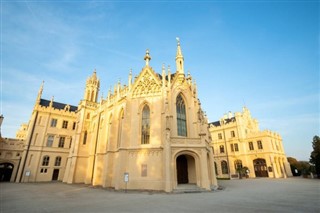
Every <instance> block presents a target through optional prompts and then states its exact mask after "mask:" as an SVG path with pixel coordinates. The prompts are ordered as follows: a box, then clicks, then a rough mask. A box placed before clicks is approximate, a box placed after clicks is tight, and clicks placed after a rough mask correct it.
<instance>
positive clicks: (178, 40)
mask: <svg viewBox="0 0 320 213" xmlns="http://www.w3.org/2000/svg"><path fill="white" fill-rule="evenodd" d="M176 40H177V42H178V46H180V38H179V37H176Z"/></svg>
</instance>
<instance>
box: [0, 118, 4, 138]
mask: <svg viewBox="0 0 320 213" xmlns="http://www.w3.org/2000/svg"><path fill="white" fill-rule="evenodd" d="M3 119H4V117H3V115H0V138H1V125H2V121H3Z"/></svg>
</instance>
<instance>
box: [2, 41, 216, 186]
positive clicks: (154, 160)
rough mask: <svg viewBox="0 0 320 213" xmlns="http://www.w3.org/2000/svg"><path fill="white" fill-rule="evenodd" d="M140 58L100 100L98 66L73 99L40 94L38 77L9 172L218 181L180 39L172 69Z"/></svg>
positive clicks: (106, 182)
mask: <svg viewBox="0 0 320 213" xmlns="http://www.w3.org/2000/svg"><path fill="white" fill-rule="evenodd" d="M144 60H145V66H144V67H143V68H142V70H141V72H140V73H139V74H138V76H137V77H136V78H134V79H133V78H132V72H131V71H130V73H129V77H128V85H127V86H126V85H121V84H120V83H118V84H117V85H116V86H115V88H114V91H113V92H111V91H110V90H109V93H108V95H107V97H106V98H103V97H102V98H101V99H100V100H99V101H98V96H99V89H100V80H99V78H98V76H97V73H96V71H94V72H93V74H92V76H90V77H89V78H88V79H87V81H86V87H85V91H84V96H83V99H82V100H81V101H80V103H79V105H78V106H71V105H68V104H63V103H59V102H55V101H54V100H53V98H52V99H51V100H46V99H42V97H41V96H42V90H43V85H42V86H41V88H40V90H39V93H38V96H37V100H36V103H35V106H34V109H33V113H32V116H31V119H30V121H29V124H28V125H27V133H26V135H25V136H24V135H23V131H20V133H19V138H22V139H23V137H25V143H24V147H23V150H22V156H21V162H20V166H16V165H13V166H14V168H15V169H17V170H18V172H17V175H16V177H15V178H14V180H15V181H17V182H40V181H51V180H60V181H63V182H65V183H85V184H92V185H100V186H103V187H111V188H114V189H116V190H122V189H139V190H162V191H166V192H172V191H173V190H175V189H177V188H178V187H179V184H192V185H194V186H196V187H197V188H199V189H203V190H211V188H212V187H213V186H217V181H216V175H215V171H214V158H213V152H212V149H211V147H210V146H211V138H210V133H209V130H208V121H207V118H206V117H205V115H204V114H203V111H202V109H201V105H200V102H199V100H198V96H197V87H196V84H195V83H194V81H193V80H192V77H191V75H190V73H188V74H185V72H184V57H183V55H182V51H181V46H180V42H179V40H178V44H177V53H176V58H175V61H176V71H175V72H174V73H171V70H170V67H169V66H168V67H167V68H166V67H164V66H163V67H162V71H161V73H160V74H159V73H157V72H155V71H154V70H153V68H152V67H151V66H150V60H151V56H150V54H149V51H148V50H147V51H146V55H145V57H144ZM0 163H1V162H0ZM16 167H18V168H16Z"/></svg>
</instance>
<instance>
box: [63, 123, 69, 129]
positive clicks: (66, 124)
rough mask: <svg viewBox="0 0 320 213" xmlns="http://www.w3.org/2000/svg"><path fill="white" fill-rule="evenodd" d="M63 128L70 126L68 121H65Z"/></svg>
mask: <svg viewBox="0 0 320 213" xmlns="http://www.w3.org/2000/svg"><path fill="white" fill-rule="evenodd" d="M62 128H63V129H67V128H68V121H63V123H62Z"/></svg>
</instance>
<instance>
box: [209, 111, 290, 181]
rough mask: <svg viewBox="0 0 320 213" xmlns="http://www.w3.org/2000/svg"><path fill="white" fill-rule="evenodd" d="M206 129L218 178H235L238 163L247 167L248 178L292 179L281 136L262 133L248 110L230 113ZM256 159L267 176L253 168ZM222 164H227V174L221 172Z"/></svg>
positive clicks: (264, 131)
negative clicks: (262, 160)
mask: <svg viewBox="0 0 320 213" xmlns="http://www.w3.org/2000/svg"><path fill="white" fill-rule="evenodd" d="M209 126H210V128H209V131H210V133H211V137H212V142H211V144H212V147H213V149H214V160H215V163H216V167H217V173H218V174H217V177H218V178H236V176H237V174H238V171H236V167H235V162H236V161H237V160H240V161H241V162H242V166H243V167H248V170H249V173H248V176H249V177H256V176H261V175H262V173H263V174H264V175H262V176H267V177H270V178H281V177H288V176H292V173H291V169H290V165H289V163H288V161H287V157H286V155H285V152H284V149H283V145H282V138H281V136H280V135H279V134H278V133H275V132H272V131H270V130H263V131H261V130H260V129H259V125H258V121H257V120H256V119H253V118H252V117H251V114H250V111H249V110H248V109H247V108H245V107H244V108H243V112H241V113H240V112H237V113H235V114H233V113H231V112H229V113H228V114H226V115H224V116H223V117H222V118H221V119H220V120H219V121H217V122H212V123H210V124H209ZM232 132H234V134H233V133H232ZM258 141H261V144H262V147H259V146H258V143H259V142H258ZM250 142H252V145H253V149H252V150H251V149H250V146H249V143H250ZM235 144H237V146H238V151H236V150H235V146H236V145H235ZM221 146H223V147H224V152H222V150H220V147H221ZM232 146H233V148H232ZM232 149H233V150H232ZM256 159H264V160H265V163H266V165H265V168H266V169H267V172H262V173H259V171H260V169H259V167H258V165H257V166H256V167H255V166H254V162H253V161H254V160H256ZM222 161H226V162H227V164H228V165H229V166H228V174H223V172H222V165H221V162H222ZM260 168H261V167H260ZM256 170H257V172H256Z"/></svg>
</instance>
